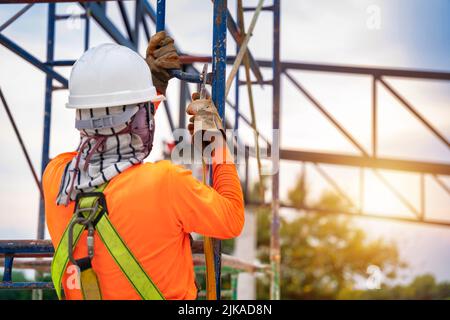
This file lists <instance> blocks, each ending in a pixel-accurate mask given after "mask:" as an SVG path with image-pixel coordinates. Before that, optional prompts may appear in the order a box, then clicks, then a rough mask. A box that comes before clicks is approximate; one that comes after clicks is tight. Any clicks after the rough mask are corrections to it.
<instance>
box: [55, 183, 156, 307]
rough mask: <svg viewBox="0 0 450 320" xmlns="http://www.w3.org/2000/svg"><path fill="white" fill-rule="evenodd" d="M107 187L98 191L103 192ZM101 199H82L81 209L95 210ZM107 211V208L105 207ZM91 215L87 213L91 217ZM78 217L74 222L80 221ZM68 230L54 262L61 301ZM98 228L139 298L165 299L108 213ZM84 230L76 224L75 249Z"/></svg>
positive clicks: (74, 232)
mask: <svg viewBox="0 0 450 320" xmlns="http://www.w3.org/2000/svg"><path fill="white" fill-rule="evenodd" d="M106 185H107V184H104V185H102V186H100V187H99V188H97V189H96V190H94V192H103V190H104V189H105V187H106ZM97 200H98V197H95V196H92V197H85V198H81V199H80V201H79V208H81V209H85V208H92V207H94V205H95V204H96V202H97ZM105 209H106V208H105ZM102 210H103V208H101V207H99V209H98V210H97V212H96V213H95V216H96V217H97V216H98V214H99V213H101V212H102ZM88 214H89V213H83V215H85V216H87V215H88ZM76 218H77V217H76V215H74V216H73V217H72V219H71V222H72V221H73V220H74V219H76ZM68 229H69V228H68V227H67V228H66V230H65V231H64V233H63V236H62V238H61V241H60V242H59V245H58V248H57V249H56V252H55V255H54V257H53V261H52V271H51V272H52V280H53V284H54V286H55V290H56V294H57V295H58V298H59V299H61V282H62V277H63V274H64V272H65V270H66V268H67V264H68V262H69V251H68V246H69V243H68ZM95 229H96V231H97V233H98V235H99V236H100V238H101V240H102V242H103V243H104V244H105V246H106V248H107V249H108V251H109V253H110V254H111V256H112V257H113V258H114V260H115V262H116V263H117V265H118V266H119V268H120V269H121V270H122V272H123V274H124V275H125V276H126V277H127V279H128V281H129V282H130V283H131V285H132V286H133V288H134V289H135V290H136V292H137V293H138V295H139V296H140V297H141V298H142V299H144V300H164V296H163V295H162V294H161V292H160V291H159V290H158V288H157V287H156V285H155V284H154V283H153V281H152V280H151V279H150V277H149V276H148V274H147V273H146V272H145V270H144V269H143V268H142V266H141V265H140V264H139V262H138V260H137V259H136V257H135V256H134V255H133V253H132V252H131V251H130V250H129V249H128V247H127V245H126V244H125V242H124V241H123V240H122V238H121V237H120V235H119V234H118V232H117V230H116V229H115V228H114V226H113V225H112V224H111V221H110V220H109V218H108V216H107V214H103V215H102V216H101V217H100V219H99V221H98V222H97V225H96V226H95ZM83 231H84V226H82V225H79V224H76V225H75V226H74V228H73V242H74V244H73V247H74V248H75V246H76V244H77V242H78V240H79V239H80V236H81V234H82V232H83Z"/></svg>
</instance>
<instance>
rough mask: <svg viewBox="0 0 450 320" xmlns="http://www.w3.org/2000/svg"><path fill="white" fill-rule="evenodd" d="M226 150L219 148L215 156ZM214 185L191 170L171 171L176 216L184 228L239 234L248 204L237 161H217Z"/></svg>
mask: <svg viewBox="0 0 450 320" xmlns="http://www.w3.org/2000/svg"><path fill="white" fill-rule="evenodd" d="M221 152H226V149H221V150H220V151H219V150H216V152H215V154H214V156H213V159H216V160H217V159H218V158H220V155H219V154H220V153H221ZM213 180H214V185H213V188H212V187H210V186H207V185H205V184H203V183H201V182H200V181H198V180H197V179H195V178H194V177H193V176H192V174H191V171H189V170H186V169H184V168H182V167H179V166H176V167H175V169H173V170H171V177H170V180H169V183H170V188H171V190H172V188H173V191H174V194H173V196H172V199H173V201H172V203H171V204H170V205H171V206H172V207H173V210H174V212H175V216H176V218H177V219H178V221H179V222H180V223H181V225H182V228H183V231H184V232H187V233H190V232H196V233H200V234H202V235H205V236H209V237H214V238H219V239H227V238H233V237H237V236H238V235H239V234H240V233H241V231H242V227H243V225H244V203H243V196H242V189H241V185H240V182H239V177H238V174H237V171H236V167H235V165H234V164H228V163H217V162H216V161H215V160H214V162H213Z"/></svg>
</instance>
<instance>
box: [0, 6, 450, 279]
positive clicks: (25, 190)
mask: <svg viewBox="0 0 450 320" xmlns="http://www.w3.org/2000/svg"><path fill="white" fill-rule="evenodd" d="M151 2H152V3H153V4H154V1H151ZM268 2H270V1H268ZM244 3H245V4H247V5H252V4H256V3H257V1H244ZM235 5H236V4H235V1H232V0H230V1H229V8H230V11H231V12H233V13H234V12H235ZM22 6H23V5H10V4H8V5H5V4H3V5H0V24H1V23H3V22H4V21H6V20H7V19H8V18H9V17H11V16H12V15H13V14H14V13H15V12H17V10H19V9H20V8H21V7H22ZM128 8H129V12H131V9H132V8H131V5H130V4H128ZM57 10H58V12H59V13H76V12H77V10H79V9H78V7H77V5H74V4H62V5H58V9H57ZM46 13H47V6H46V5H45V4H39V5H34V6H33V7H32V8H31V9H30V10H29V11H28V12H27V13H26V14H25V15H24V16H23V17H21V18H20V19H19V20H17V21H16V22H15V23H14V24H12V25H11V26H9V27H8V28H7V29H6V30H4V31H3V32H2V34H4V35H6V36H7V37H9V38H10V39H12V40H14V41H15V42H17V43H18V44H20V45H22V46H23V47H24V48H26V49H27V50H28V51H29V52H31V53H32V54H34V55H35V56H36V57H38V58H39V59H40V60H45V53H46V52H45V39H46ZM108 15H109V16H110V17H111V19H113V20H115V21H117V20H118V10H117V6H116V5H115V4H111V5H110V6H109V9H108ZM245 20H246V24H247V26H248V23H249V21H250V20H251V13H246V15H245ZM211 21H212V5H211V4H210V2H209V1H200V0H198V1H187V0H177V1H176V2H175V1H167V15H166V23H167V27H168V30H169V31H170V32H171V34H172V35H173V36H174V38H175V41H176V43H177V45H178V46H179V47H180V48H182V50H183V51H184V52H186V53H190V54H200V55H209V54H210V52H211V43H212V24H211ZM118 24H119V25H120V29H121V30H122V31H124V28H123V26H122V25H121V24H120V23H118ZM151 29H152V31H153V30H154V26H153V25H151ZM83 30H84V25H83V23H82V22H81V23H79V22H77V21H76V20H75V21H69V22H67V21H60V22H57V27H56V43H57V45H56V49H55V56H56V59H77V58H78V57H79V56H80V55H81V54H82V52H83V36H82V35H83ZM280 30H281V58H282V59H283V60H288V61H301V62H311V63H328V64H341V65H362V66H375V67H392V68H406V69H418V70H435V71H445V72H450V54H449V53H450V2H449V1H447V0H429V1H425V0H384V1H382V0H341V1H336V0H302V1H289V0H285V1H282V4H281V29H280ZM141 34H142V31H141ZM271 34H272V20H271V14H270V13H269V12H262V13H261V15H260V18H259V20H258V22H257V25H256V28H255V30H254V33H253V36H252V39H251V41H250V44H249V47H250V49H251V50H252V52H253V54H254V55H255V57H257V58H258V59H269V60H271V59H272V36H271ZM103 42H111V39H110V38H109V37H108V36H107V35H106V34H104V33H103V32H102V31H101V30H100V29H99V28H98V27H97V26H96V25H95V23H93V29H92V35H91V43H90V46H91V47H92V46H95V45H98V44H100V43H103ZM227 50H228V51H227V52H228V54H234V53H235V45H234V43H233V41H232V39H231V38H230V37H228V49H227ZM144 51H145V41H144V39H143V37H142V38H141V41H140V53H141V54H143V53H144ZM0 70H1V72H0V86H1V88H2V90H3V92H4V94H5V96H6V99H7V101H8V103H9V105H10V107H11V109H12V112H13V115H14V117H15V119H16V122H17V124H18V127H19V129H20V131H21V134H22V135H23V139H24V141H25V144H26V146H27V148H28V150H29V152H30V154H31V158H32V160H33V164H34V166H35V167H36V168H37V169H38V170H39V169H40V152H41V146H42V127H43V123H42V122H43V107H44V81H45V76H44V74H43V73H42V72H40V71H38V70H37V69H35V68H34V67H33V66H32V65H30V64H28V63H26V62H24V61H23V60H21V59H20V58H19V57H17V56H15V55H14V54H13V53H12V52H10V51H9V50H7V49H6V48H4V47H2V46H0ZM228 71H229V70H228ZM58 72H60V73H61V74H63V75H64V76H66V77H68V76H69V73H70V68H58ZM241 74H242V73H241ZM263 74H264V77H265V78H266V79H270V77H271V72H270V70H263ZM291 74H292V75H293V76H294V77H295V79H297V81H299V82H301V83H302V85H303V86H304V87H305V88H306V89H307V90H308V91H310V92H311V93H312V94H313V95H314V96H315V97H316V99H317V100H319V101H320V102H321V103H322V105H324V106H325V108H326V109H327V110H328V111H329V112H330V113H331V114H333V116H334V117H335V118H336V119H337V120H338V121H339V122H340V123H342V124H343V125H344V126H345V127H346V128H347V129H348V130H349V131H350V132H351V134H352V135H353V136H354V137H356V138H357V139H358V141H359V142H360V143H361V144H362V145H363V146H364V148H365V149H367V150H370V148H371V145H370V143H371V139H370V121H371V118H370V114H371V113H370V90H371V79H370V78H369V77H365V76H348V75H338V74H330V73H313V72H291ZM281 80H282V104H281V112H282V115H281V126H282V132H281V141H282V147H283V148H294V149H302V150H309V151H319V152H324V151H326V152H339V153H348V154H355V155H356V154H358V150H356V149H355V148H354V147H353V146H352V145H351V144H350V143H349V142H348V141H347V140H345V138H344V137H343V136H341V135H340V134H339V132H338V131H336V129H335V128H333V126H332V125H331V124H330V123H329V122H327V120H326V119H325V118H324V117H323V116H321V114H320V113H319V112H318V111H317V110H316V109H315V108H314V107H313V106H312V105H311V104H310V102H309V101H308V100H306V99H305V97H304V96H302V95H301V93H299V92H298V91H297V90H296V89H295V88H294V87H293V86H292V85H291V84H290V83H289V80H288V79H286V78H284V77H282V79H281ZM387 82H388V83H389V84H391V85H392V86H393V87H395V89H396V90H397V91H398V92H400V93H401V94H402V95H403V96H405V97H406V98H407V100H408V101H410V102H412V104H413V105H414V106H415V107H416V108H417V110H418V111H419V112H420V113H421V114H422V115H423V116H424V117H425V118H427V119H428V120H429V121H430V122H431V123H433V125H434V126H435V127H436V128H437V129H438V130H439V131H440V132H441V133H442V134H443V135H444V136H445V137H446V138H447V139H450V111H449V101H450V90H449V89H450V83H448V82H445V81H429V80H427V81H423V80H407V79H395V78H387ZM191 89H194V87H191ZM253 89H254V98H255V104H256V108H257V124H258V127H259V129H260V130H261V132H262V133H263V134H264V135H265V136H268V137H270V136H271V121H272V118H271V103H270V101H271V88H270V87H264V88H261V87H259V86H254V87H253ZM233 91H234V90H231V93H230V100H232V101H233V100H234V92H233ZM67 94H68V93H67V91H57V92H55V93H54V96H53V111H52V127H51V148H50V154H51V156H52V157H53V156H55V155H57V154H59V153H61V152H64V151H67V150H72V149H74V148H75V147H76V145H77V142H78V136H77V133H76V131H75V129H73V118H74V114H73V111H70V110H67V109H65V108H64V104H65V103H66V101H67ZM177 95H178V86H177V81H176V80H172V81H171V85H170V86H169V90H168V97H169V99H170V100H172V101H173V102H172V105H175V101H177V100H176V99H177ZM240 95H241V100H240V101H241V103H240V105H241V111H242V113H243V114H245V115H247V116H249V109H248V103H247V101H248V100H247V95H246V90H245V88H243V87H242V88H241V89H240ZM378 101H379V118H378V121H379V124H380V128H379V146H378V149H379V155H380V156H383V157H392V158H406V159H415V160H422V161H432V162H444V163H447V164H448V163H450V151H449V149H448V148H447V147H446V146H445V145H444V144H442V143H441V142H440V141H439V140H437V139H436V138H435V137H434V136H432V135H431V134H430V133H429V132H428V131H427V130H426V128H424V127H423V125H422V124H420V123H419V122H418V121H417V120H416V119H414V118H413V117H412V116H411V114H410V113H409V112H408V111H406V110H405V109H404V108H403V107H402V106H401V105H400V104H399V103H398V102H397V101H396V100H395V99H394V98H393V97H392V96H391V95H390V94H389V93H388V92H386V90H384V89H383V88H381V87H380V86H379V90H378ZM172 113H173V115H174V118H175V119H177V118H178V110H177V108H174V110H172ZM227 113H228V114H229V115H230V116H231V117H232V116H233V114H232V111H231V109H227ZM156 125H157V132H156V137H155V143H154V150H153V151H152V154H151V156H150V157H149V161H155V160H158V159H159V158H161V145H162V140H163V139H167V138H168V137H170V134H171V133H170V129H169V127H168V124H167V119H166V116H165V114H163V110H160V111H159V114H157V124H156ZM241 128H242V130H243V136H244V137H248V139H249V140H248V142H250V143H251V134H250V131H249V130H248V128H245V125H244V124H243V123H242V122H241ZM246 133H248V134H246ZM0 140H1V146H2V148H3V150H4V151H5V152H3V153H2V157H0V202H1V203H2V206H3V210H2V213H1V214H0V238H1V239H19V238H20V239H22V238H23V239H33V238H34V237H35V234H36V221H37V208H38V200H39V196H38V193H37V189H36V186H35V185H34V183H33V180H32V176H31V174H30V172H29V170H28V168H27V165H26V162H25V159H24V157H23V155H22V153H21V150H20V147H19V145H18V143H17V141H16V139H15V137H14V135H13V131H12V127H11V125H10V124H9V122H8V120H7V118H6V115H5V113H4V112H3V111H0ZM266 164H267V163H266ZM306 167H307V172H308V174H307V178H308V183H309V185H310V189H311V195H310V200H311V201H314V199H317V198H318V197H319V196H320V195H321V194H322V192H323V191H324V190H329V189H330V186H329V185H327V184H326V182H325V181H324V180H323V179H322V178H321V177H320V176H319V175H318V174H317V172H315V171H314V167H313V166H312V165H311V164H308V165H307V166H306ZM322 168H323V169H324V170H326V171H327V173H328V174H329V175H332V176H333V177H334V178H335V179H336V181H337V182H338V183H339V185H340V186H341V188H343V189H344V190H346V192H347V193H348V194H349V195H350V196H351V197H352V199H353V200H354V201H355V202H358V190H359V186H358V176H359V169H355V168H348V167H336V166H329V165H323V166H322ZM300 169H301V165H300V164H299V163H293V162H283V163H282V165H281V168H280V179H281V180H280V181H281V185H280V192H281V198H282V199H284V200H285V199H286V195H287V191H288V190H289V188H291V187H292V186H293V185H294V184H295V182H296V178H297V176H298V174H299V173H300ZM381 172H382V174H383V175H384V176H385V177H386V178H387V179H389V181H390V182H391V183H392V184H393V185H395V186H396V187H397V188H399V190H400V191H401V193H402V195H403V196H404V197H406V198H408V199H409V201H410V202H411V203H412V204H413V205H415V206H416V207H419V200H418V199H419V176H418V175H416V174H405V173H399V172H390V171H381ZM251 173H252V177H253V178H255V177H256V171H255V165H254V163H253V165H252V171H251ZM365 175H366V179H365V180H366V184H365V186H366V190H367V191H366V194H365V195H364V209H365V210H367V211H369V212H376V213H384V214H387V215H389V214H392V213H396V214H399V215H401V216H411V213H410V212H408V210H407V208H405V207H404V206H403V205H402V204H401V203H400V202H399V201H398V200H396V199H395V197H393V196H392V194H391V193H390V192H389V191H387V190H386V189H385V188H384V187H383V185H382V184H381V183H380V182H379V181H378V180H377V178H376V177H374V175H373V174H372V173H371V172H370V171H367V172H366V174H365ZM443 179H445V181H446V183H447V185H450V179H449V178H448V177H443ZM426 186H427V188H426V209H427V214H429V215H430V216H432V217H436V218H442V219H447V220H450V213H449V212H448V209H449V208H450V197H449V196H448V194H446V193H445V191H443V190H442V188H440V187H439V186H438V185H436V183H435V182H434V181H433V180H432V179H431V178H430V177H429V176H427V177H426ZM268 195H269V193H268ZM355 223H356V224H357V225H358V226H360V227H362V228H364V229H365V230H366V231H367V233H368V234H369V236H370V237H372V238H378V237H382V238H383V239H386V240H387V241H395V242H397V243H398V245H399V247H400V249H401V254H402V256H403V257H404V259H405V260H406V261H407V262H409V264H410V269H409V271H408V274H407V275H405V279H409V278H410V277H411V276H413V275H415V274H420V273H424V272H432V273H433V274H435V275H436V277H437V278H438V279H439V280H444V279H445V280H450V268H448V265H449V264H450V250H448V248H449V247H450V229H449V228H440V227H429V226H422V225H418V224H402V223H398V222H390V221H386V220H383V221H380V220H376V221H375V220H369V219H355Z"/></svg>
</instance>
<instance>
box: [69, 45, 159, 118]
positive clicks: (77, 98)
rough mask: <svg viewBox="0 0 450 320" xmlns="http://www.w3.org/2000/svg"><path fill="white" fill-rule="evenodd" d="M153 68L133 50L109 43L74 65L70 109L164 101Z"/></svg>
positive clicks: (85, 55)
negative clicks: (151, 69) (154, 77)
mask: <svg viewBox="0 0 450 320" xmlns="http://www.w3.org/2000/svg"><path fill="white" fill-rule="evenodd" d="M161 100H164V96H162V95H158V94H157V92H156V89H155V87H154V86H153V82H152V75H151V71H150V68H149V67H148V65H147V63H146V62H145V60H144V59H143V58H142V57H141V56H140V55H138V54H137V53H136V52H134V51H133V50H131V49H129V48H127V47H125V46H121V45H118V44H113V43H106V44H102V45H99V46H97V47H94V48H91V49H89V50H88V51H86V52H85V53H84V54H83V55H82V56H81V57H80V58H79V59H78V60H77V62H76V63H75V64H74V66H73V68H72V72H71V74H70V80H69V102H68V103H67V105H66V107H67V108H75V109H87V108H92V109H95V108H104V107H113V106H120V105H129V104H134V103H140V102H147V101H161Z"/></svg>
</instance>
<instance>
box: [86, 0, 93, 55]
mask: <svg viewBox="0 0 450 320" xmlns="http://www.w3.org/2000/svg"><path fill="white" fill-rule="evenodd" d="M85 11H86V12H85V14H86V16H85V20H84V21H85V25H84V51H86V50H87V49H89V34H90V32H89V31H90V24H91V23H90V16H91V9H90V4H89V2H86V9H85Z"/></svg>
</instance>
